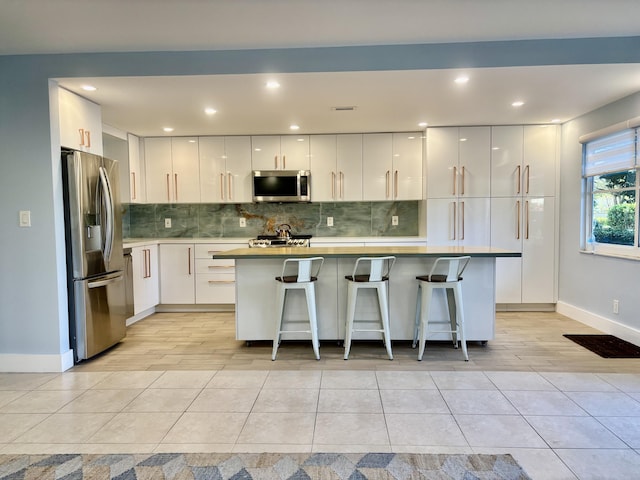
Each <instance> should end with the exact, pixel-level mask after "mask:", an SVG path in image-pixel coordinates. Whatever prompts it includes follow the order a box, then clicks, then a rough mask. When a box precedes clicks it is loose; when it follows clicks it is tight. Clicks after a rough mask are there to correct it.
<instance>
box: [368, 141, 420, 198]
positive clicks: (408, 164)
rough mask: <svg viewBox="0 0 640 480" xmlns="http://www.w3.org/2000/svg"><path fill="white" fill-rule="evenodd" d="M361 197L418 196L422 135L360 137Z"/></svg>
mask: <svg viewBox="0 0 640 480" xmlns="http://www.w3.org/2000/svg"><path fill="white" fill-rule="evenodd" d="M362 177H363V200H367V201H376V200H419V199H421V198H422V134H421V133H420V132H410V133H394V134H390V133H367V134H364V135H363V136H362Z"/></svg>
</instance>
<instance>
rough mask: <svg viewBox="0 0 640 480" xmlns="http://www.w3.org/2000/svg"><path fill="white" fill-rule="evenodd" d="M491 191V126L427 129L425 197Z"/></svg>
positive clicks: (469, 195) (464, 194)
mask: <svg viewBox="0 0 640 480" xmlns="http://www.w3.org/2000/svg"><path fill="white" fill-rule="evenodd" d="M490 193H491V129H490V127H443V128H430V129H428V130H427V197H428V198H451V197H460V198H462V197H488V196H489V195H490Z"/></svg>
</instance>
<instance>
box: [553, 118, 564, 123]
mask: <svg viewBox="0 0 640 480" xmlns="http://www.w3.org/2000/svg"><path fill="white" fill-rule="evenodd" d="M561 121H562V120H560V119H559V118H554V119H553V120H551V123H560V122H561Z"/></svg>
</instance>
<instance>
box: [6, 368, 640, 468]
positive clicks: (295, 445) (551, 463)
mask: <svg viewBox="0 0 640 480" xmlns="http://www.w3.org/2000/svg"><path fill="white" fill-rule="evenodd" d="M199 451H229V452H231V451H233V452H262V451H273V452H298V451H303V452H309V451H325V452H327V451H340V452H344V451H356V452H363V451H396V452H426V453H441V452H444V453H458V452H469V453H471V452H477V453H511V454H512V455H513V456H514V457H515V458H516V459H517V461H518V462H519V463H520V464H521V465H522V466H523V467H524V468H525V470H526V471H527V472H528V473H529V475H530V476H531V477H532V478H534V479H541V480H553V479H584V480H586V479H594V480H596V479H597V480H603V479H616V480H617V479H621V478H629V479H633V478H640V473H638V472H640V374H623V373H619V374H615V373H599V374H591V373H557V372H550V373H537V372H495V371H491V372H481V371H461V372H456V371H446V372H437V371H434V372H425V371H349V370H340V371H336V370H324V371H282V370H273V371H253V370H239V371H233V370H220V371H164V372H163V371H139V372H136V371H133V372H82V371H79V372H78V371H76V372H66V373H63V374H0V454H2V453H5V454H7V453H65V452H80V453H114V452H123V453H128V452H142V453H147V452H199Z"/></svg>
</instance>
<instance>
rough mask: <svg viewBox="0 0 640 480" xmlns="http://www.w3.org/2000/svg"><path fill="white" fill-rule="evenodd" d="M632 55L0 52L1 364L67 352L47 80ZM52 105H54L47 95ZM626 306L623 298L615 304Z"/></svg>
mask: <svg viewBox="0 0 640 480" xmlns="http://www.w3.org/2000/svg"><path fill="white" fill-rule="evenodd" d="M630 62H640V37H626V38H600V39H578V40H531V41H518V42H483V43H472V44H470V43H456V44H436V45H394V46H374V47H343V48H306V49H283V50H239V51H213V52H156V53H124V54H69V55H32V56H5V57H0V158H1V161H2V169H3V174H2V175H1V176H0V221H1V222H2V229H0V255H1V259H0V266H1V268H0V272H1V273H0V369H1V368H2V365H3V361H4V359H6V358H7V357H10V356H11V354H20V355H47V354H50V355H54V356H56V355H60V354H64V353H66V352H67V350H68V332H67V313H66V310H67V306H66V285H65V263H64V262H65V257H64V231H63V216H62V195H61V180H60V159H59V155H58V153H57V152H58V151H59V140H58V139H57V136H56V135H55V134H54V135H53V136H52V135H51V132H52V127H53V131H54V132H55V131H57V125H56V124H55V123H56V121H55V115H54V123H53V125H52V124H51V120H50V115H49V111H50V105H49V102H50V99H49V79H51V78H58V77H78V76H126V75H142V76H144V75H196V74H218V73H220V74H222V73H260V72H311V71H363V70H403V69H414V68H460V67H461V66H465V67H500V66H520V65H559V64H590V63H630ZM51 107H52V108H51V110H52V111H53V112H57V104H56V101H55V99H52V106H51ZM19 210H31V212H32V224H33V226H32V227H31V228H19V227H18V211H19ZM569 235H572V233H571V231H570V232H569ZM574 236H575V235H574ZM625 269H629V270H631V267H629V266H626V265H625ZM628 275H629V276H630V275H631V273H630V272H629V274H628ZM625 305H626V301H624V300H623V303H621V308H626V307H625ZM3 356H4V357H3ZM28 368H30V367H29V366H28V365H26V364H25V365H24V369H28Z"/></svg>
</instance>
